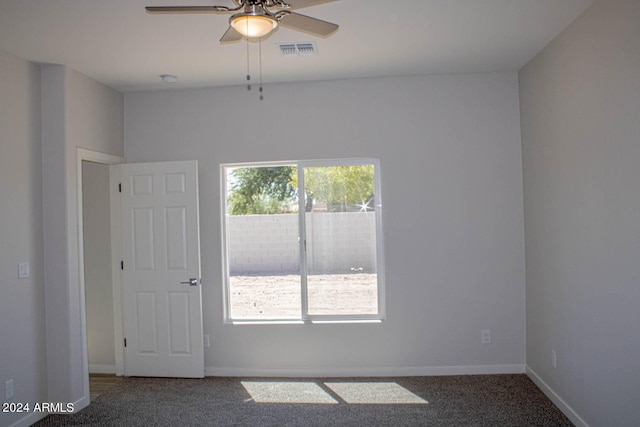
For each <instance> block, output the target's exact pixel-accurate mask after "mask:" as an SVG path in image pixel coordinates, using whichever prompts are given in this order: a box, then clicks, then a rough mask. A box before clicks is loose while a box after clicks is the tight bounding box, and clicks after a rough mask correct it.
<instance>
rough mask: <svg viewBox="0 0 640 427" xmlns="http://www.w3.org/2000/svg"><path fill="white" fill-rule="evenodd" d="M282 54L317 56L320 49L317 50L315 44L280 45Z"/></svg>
mask: <svg viewBox="0 0 640 427" xmlns="http://www.w3.org/2000/svg"><path fill="white" fill-rule="evenodd" d="M278 47H279V48H280V54H281V55H282V56H309V55H317V54H318V48H316V43H315V42H304V43H280V44H278Z"/></svg>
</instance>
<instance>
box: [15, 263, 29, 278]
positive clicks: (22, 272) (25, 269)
mask: <svg viewBox="0 0 640 427" xmlns="http://www.w3.org/2000/svg"><path fill="white" fill-rule="evenodd" d="M27 277H29V263H28V262H20V263H18V279H26V278H27Z"/></svg>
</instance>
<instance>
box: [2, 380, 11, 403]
mask: <svg viewBox="0 0 640 427" xmlns="http://www.w3.org/2000/svg"><path fill="white" fill-rule="evenodd" d="M12 397H13V380H12V379H11V380H7V381H5V382H4V399H5V400H9V399H11V398H12Z"/></svg>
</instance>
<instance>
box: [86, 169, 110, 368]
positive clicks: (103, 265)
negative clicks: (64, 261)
mask: <svg viewBox="0 0 640 427" xmlns="http://www.w3.org/2000/svg"><path fill="white" fill-rule="evenodd" d="M109 196H110V191H109V166H108V165H103V164H99V163H93V162H87V161H83V162H82V211H83V212H82V221H83V225H84V228H83V237H84V289H85V304H86V319H87V353H88V357H89V372H91V373H99V374H104V373H115V372H116V358H115V351H116V350H115V342H114V329H113V290H112V286H113V285H112V277H111V269H112V264H111V215H110V213H111V210H110V209H111V207H110V204H109Z"/></svg>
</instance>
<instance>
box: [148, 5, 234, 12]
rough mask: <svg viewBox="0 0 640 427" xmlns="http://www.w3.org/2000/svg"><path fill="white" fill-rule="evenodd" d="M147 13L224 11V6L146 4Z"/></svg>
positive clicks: (225, 9)
mask: <svg viewBox="0 0 640 427" xmlns="http://www.w3.org/2000/svg"><path fill="white" fill-rule="evenodd" d="M145 9H147V12H149V13H226V12H229V11H230V10H231V9H229V8H228V7H226V6H147V7H145Z"/></svg>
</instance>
